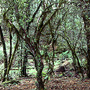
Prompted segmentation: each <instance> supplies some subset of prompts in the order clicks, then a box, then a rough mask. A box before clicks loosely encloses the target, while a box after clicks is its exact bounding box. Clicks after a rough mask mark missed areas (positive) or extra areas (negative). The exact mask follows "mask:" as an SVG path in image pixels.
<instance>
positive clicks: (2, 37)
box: [0, 26, 7, 82]
mask: <svg viewBox="0 0 90 90" xmlns="http://www.w3.org/2000/svg"><path fill="white" fill-rule="evenodd" d="M0 35H1V41H2V44H3V53H4V77H3V80H2V81H3V82H4V81H5V76H6V74H7V52H6V45H5V40H4V36H3V32H2V29H1V26H0Z"/></svg>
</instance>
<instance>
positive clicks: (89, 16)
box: [82, 0, 90, 78]
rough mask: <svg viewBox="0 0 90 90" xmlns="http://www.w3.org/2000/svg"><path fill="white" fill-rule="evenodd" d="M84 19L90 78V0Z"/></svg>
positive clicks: (89, 75)
mask: <svg viewBox="0 0 90 90" xmlns="http://www.w3.org/2000/svg"><path fill="white" fill-rule="evenodd" d="M82 17H83V21H84V28H85V30H86V39H87V56H86V57H87V77H88V78H90V0H89V1H88V2H87V7H86V8H85V10H83V13H82Z"/></svg>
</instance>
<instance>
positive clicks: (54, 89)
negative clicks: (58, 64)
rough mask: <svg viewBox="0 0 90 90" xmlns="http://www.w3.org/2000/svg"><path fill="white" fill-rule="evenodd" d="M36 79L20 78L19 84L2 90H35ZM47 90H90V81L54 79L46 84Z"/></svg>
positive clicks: (0, 89) (0, 88)
mask: <svg viewBox="0 0 90 90" xmlns="http://www.w3.org/2000/svg"><path fill="white" fill-rule="evenodd" d="M35 81H36V79H35V78H29V77H27V78H20V83H19V84H15V85H14V84H13V85H11V84H10V85H5V86H3V85H1V84H0V90H35V88H36V86H35ZM45 88H46V90H90V79H85V80H83V81H82V80H80V79H78V78H76V77H54V78H51V79H50V80H49V82H47V83H46V84H45Z"/></svg>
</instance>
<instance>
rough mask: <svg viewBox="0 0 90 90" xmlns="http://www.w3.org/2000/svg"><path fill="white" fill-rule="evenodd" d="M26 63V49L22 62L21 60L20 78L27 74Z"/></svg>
mask: <svg viewBox="0 0 90 90" xmlns="http://www.w3.org/2000/svg"><path fill="white" fill-rule="evenodd" d="M26 63H27V52H26V49H25V52H24V60H23V65H22V76H25V77H26V76H27V73H26Z"/></svg>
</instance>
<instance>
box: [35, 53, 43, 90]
mask: <svg viewBox="0 0 90 90" xmlns="http://www.w3.org/2000/svg"><path fill="white" fill-rule="evenodd" d="M34 61H35V67H36V70H37V83H36V86H37V90H44V82H43V80H42V71H43V68H44V65H43V62H42V59H41V56H40V55H37V56H36V59H35V60H34Z"/></svg>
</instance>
